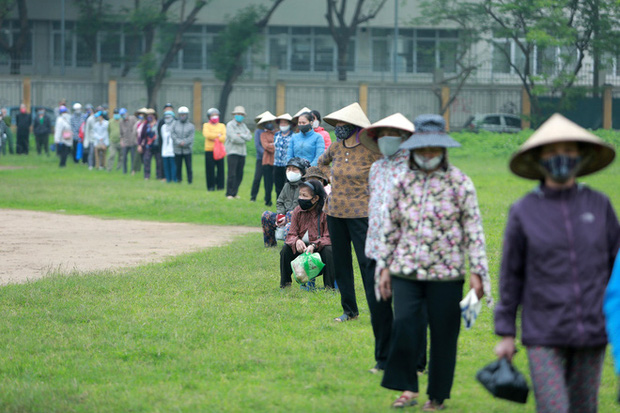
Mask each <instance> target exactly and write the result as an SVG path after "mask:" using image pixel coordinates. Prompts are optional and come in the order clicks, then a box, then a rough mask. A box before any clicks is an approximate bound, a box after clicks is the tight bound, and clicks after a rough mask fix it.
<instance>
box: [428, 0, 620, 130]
mask: <svg viewBox="0 0 620 413" xmlns="http://www.w3.org/2000/svg"><path fill="white" fill-rule="evenodd" d="M434 3H435V4H436V5H437V7H438V8H439V7H440V6H441V2H440V1H438V2H434ZM619 7H620V5H619V3H618V2H617V1H614V0H609V1H606V0H482V1H462V2H458V7H456V9H455V10H453V11H456V12H458V13H460V14H462V15H463V16H464V17H466V18H468V19H471V21H472V22H474V23H475V25H474V27H476V28H477V30H478V32H479V33H480V35H481V36H485V37H486V38H487V39H488V41H489V42H490V43H491V44H494V47H496V48H497V50H498V51H499V52H500V53H502V54H503V55H504V56H505V59H506V61H507V62H508V63H509V65H510V67H511V68H512V70H513V72H514V73H515V74H516V75H517V76H518V77H519V79H520V80H521V83H522V84H523V87H524V89H525V91H526V92H527V94H528V95H529V97H530V101H531V103H532V116H533V118H534V121H535V122H536V121H538V120H540V119H539V117H540V115H541V103H540V100H539V97H540V96H542V95H552V96H559V97H560V100H559V104H558V107H557V108H556V110H557V109H561V108H562V107H564V106H566V105H567V104H569V103H570V101H571V100H572V99H573V98H574V96H575V92H576V90H577V88H575V87H574V84H575V82H576V80H577V79H578V75H579V73H580V71H581V70H582V68H583V65H584V58H585V56H586V55H587V54H588V53H591V52H592V50H593V48H594V47H597V46H598V47H599V50H600V47H601V46H602V45H606V44H608V43H609V39H611V38H613V37H615V36H616V35H615V34H614V31H615V30H617V29H616V28H617V27H618V22H619V20H618V9H619ZM595 9H596V10H597V11H596V10H595ZM595 11H596V12H595ZM597 28H598V30H597ZM601 28H605V30H606V31H607V32H604V31H602V30H600V29H601ZM595 32H597V33H598V36H599V37H598V38H597V39H595V38H594V34H595ZM495 39H509V40H510V41H511V42H512V43H514V45H515V47H516V49H517V51H518V53H519V54H520V55H521V56H522V57H523V58H522V59H513V56H511V50H510V48H506V47H501V45H500V44H498V43H497V42H496V40H495Z"/></svg>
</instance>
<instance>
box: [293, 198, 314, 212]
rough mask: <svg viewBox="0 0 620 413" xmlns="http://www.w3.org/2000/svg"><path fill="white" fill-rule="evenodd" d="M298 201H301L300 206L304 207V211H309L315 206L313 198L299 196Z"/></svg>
mask: <svg viewBox="0 0 620 413" xmlns="http://www.w3.org/2000/svg"><path fill="white" fill-rule="evenodd" d="M297 202H298V203H299V207H300V208H301V209H303V210H304V211H307V210H309V209H310V208H312V207H313V206H314V203H313V202H312V200H311V199H301V198H298V199H297Z"/></svg>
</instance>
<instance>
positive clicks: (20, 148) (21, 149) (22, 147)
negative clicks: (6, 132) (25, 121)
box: [16, 129, 30, 155]
mask: <svg viewBox="0 0 620 413" xmlns="http://www.w3.org/2000/svg"><path fill="white" fill-rule="evenodd" d="M29 135H30V132H29V131H28V129H26V130H25V131H23V130H19V129H18V130H17V148H16V149H17V151H16V152H17V154H24V155H28V147H29V146H30V144H29V142H28V138H29V137H30V136H29Z"/></svg>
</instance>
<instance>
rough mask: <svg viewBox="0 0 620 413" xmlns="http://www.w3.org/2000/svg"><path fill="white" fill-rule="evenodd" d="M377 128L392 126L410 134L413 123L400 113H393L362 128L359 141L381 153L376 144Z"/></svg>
mask: <svg viewBox="0 0 620 413" xmlns="http://www.w3.org/2000/svg"><path fill="white" fill-rule="evenodd" d="M379 128H394V129H400V130H402V131H404V132H407V135H411V134H412V133H413V131H414V130H415V127H414V126H413V123H412V122H411V121H410V120H409V119H407V118H406V117H404V116H403V115H402V114H401V113H395V114H393V115H390V116H388V117H387V118H383V119H381V120H379V121H377V122H375V123H373V124H372V125H370V126H369V127H367V128H365V129H363V130H362V131H361V132H360V142H361V143H362V145H364V146H365V147H367V148H368V149H370V150H371V151H373V152H376V153H381V151H380V150H379V145H378V144H377V140H376V139H375V138H376V137H377V132H378V129H379Z"/></svg>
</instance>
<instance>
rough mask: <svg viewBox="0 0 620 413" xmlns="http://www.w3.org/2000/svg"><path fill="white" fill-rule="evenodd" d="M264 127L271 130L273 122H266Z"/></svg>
mask: <svg viewBox="0 0 620 413" xmlns="http://www.w3.org/2000/svg"><path fill="white" fill-rule="evenodd" d="M264 128H265V129H267V130H273V123H266V124H265V126H264Z"/></svg>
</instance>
